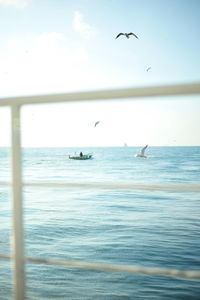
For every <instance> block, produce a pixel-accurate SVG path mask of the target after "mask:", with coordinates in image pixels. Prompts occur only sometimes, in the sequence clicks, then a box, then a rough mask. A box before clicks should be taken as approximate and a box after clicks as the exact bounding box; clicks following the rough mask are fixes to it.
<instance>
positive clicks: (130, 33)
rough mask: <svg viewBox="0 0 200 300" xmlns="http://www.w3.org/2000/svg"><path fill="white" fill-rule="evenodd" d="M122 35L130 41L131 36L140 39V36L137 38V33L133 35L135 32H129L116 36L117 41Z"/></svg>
mask: <svg viewBox="0 0 200 300" xmlns="http://www.w3.org/2000/svg"><path fill="white" fill-rule="evenodd" d="M121 35H125V37H126V38H127V39H129V38H130V36H131V35H133V36H134V37H136V39H138V36H137V35H136V34H135V33H133V32H129V33H123V32H120V33H119V34H118V35H117V36H116V38H115V39H117V38H118V37H120V36H121Z"/></svg>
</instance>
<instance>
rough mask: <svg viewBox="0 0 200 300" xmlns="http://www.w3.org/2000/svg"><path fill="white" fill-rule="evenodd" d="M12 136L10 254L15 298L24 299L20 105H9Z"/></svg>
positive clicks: (17, 299)
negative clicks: (11, 230) (11, 228)
mask: <svg viewBox="0 0 200 300" xmlns="http://www.w3.org/2000/svg"><path fill="white" fill-rule="evenodd" d="M11 117H12V118H11V123H12V126H11V130H12V132H11V137H12V145H11V146H12V147H11V148H12V153H11V155H12V218H13V224H12V225H13V232H12V233H13V236H12V243H11V245H12V248H11V251H12V253H11V255H12V258H13V280H14V293H15V299H16V300H24V299H25V260H24V228H23V201H22V165H21V130H20V106H19V105H15V104H13V105H12V106H11Z"/></svg>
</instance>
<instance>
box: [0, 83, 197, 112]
mask: <svg viewBox="0 0 200 300" xmlns="http://www.w3.org/2000/svg"><path fill="white" fill-rule="evenodd" d="M192 94H200V82H197V83H189V84H176V85H159V86H146V87H134V88H122V89H107V90H97V91H82V92H73V93H60V94H50V95H36V96H17V97H6V98H0V106H8V105H11V106H12V105H13V104H15V105H16V104H17V105H24V104H39V103H57V102H78V101H90V100H91V101H94V100H108V99H123V98H124V99H125V98H141V97H157V96H172V95H192Z"/></svg>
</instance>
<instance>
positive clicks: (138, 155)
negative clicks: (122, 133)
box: [135, 145, 148, 158]
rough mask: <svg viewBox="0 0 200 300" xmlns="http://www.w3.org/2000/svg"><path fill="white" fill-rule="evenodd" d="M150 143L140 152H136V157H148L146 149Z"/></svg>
mask: <svg viewBox="0 0 200 300" xmlns="http://www.w3.org/2000/svg"><path fill="white" fill-rule="evenodd" d="M147 147H148V145H146V146H145V147H144V148H142V149H141V151H140V153H138V154H136V155H135V156H136V157H144V158H146V155H144V152H145V150H146V149H147Z"/></svg>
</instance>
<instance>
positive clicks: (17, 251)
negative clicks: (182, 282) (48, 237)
mask: <svg viewBox="0 0 200 300" xmlns="http://www.w3.org/2000/svg"><path fill="white" fill-rule="evenodd" d="M195 94H196V95H197V94H200V83H194V84H181V85H170V86H153V87H141V88H127V89H115V90H100V91H89V92H82V93H81V92H79V93H67V94H55V95H39V96H27V97H25V96H23V97H12V98H2V99H0V106H10V107H11V123H12V126H11V136H12V143H11V148H12V182H11V188H12V212H13V213H12V218H13V241H12V244H11V245H12V246H11V248H12V249H11V256H7V255H3V254H1V255H0V259H11V260H12V261H13V281H14V295H15V299H16V300H24V299H25V298H26V287H25V263H26V262H35V263H43V264H55V265H62V266H68V267H69V266H70V267H76V268H84V269H92V270H101V271H110V272H113V271H115V272H130V273H141V274H147V275H157V276H161V275H162V276H171V277H182V278H187V279H195V280H200V270H199V271H193V270H176V269H161V268H160V269H159V268H147V267H139V266H123V265H110V264H99V263H90V262H80V261H58V260H52V259H39V258H27V257H26V256H25V253H24V226H23V199H22V190H23V186H24V185H31V186H41V185H42V186H44V187H46V188H47V187H49V186H55V187H66V184H63V183H60V184H59V183H45V182H43V183H29V184H27V183H26V184H24V183H23V182H22V170H21V168H22V166H21V129H20V111H21V107H22V106H23V105H29V104H39V103H58V102H80V101H95V100H99V101H105V100H109V99H127V98H130V99H132V100H134V99H137V100H138V98H146V99H148V98H149V97H158V96H172V95H177V96H180V95H195ZM180 99H182V98H180ZM9 185H10V184H9V183H5V182H2V181H1V182H0V186H9ZM68 187H79V188H92V187H93V188H106V189H122V190H123V189H133V190H149V191H150V190H151V191H152V190H153V191H157V190H171V191H187V192H199V191H200V185H195V186H192V185H191V186H182V185H151V184H150V185H139V184H137V185H133V184H121V185H119V184H118V185H115V184H112V183H111V184H107V185H102V184H92V183H91V184H79V185H78V186H77V185H76V184H74V183H70V184H68Z"/></svg>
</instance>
